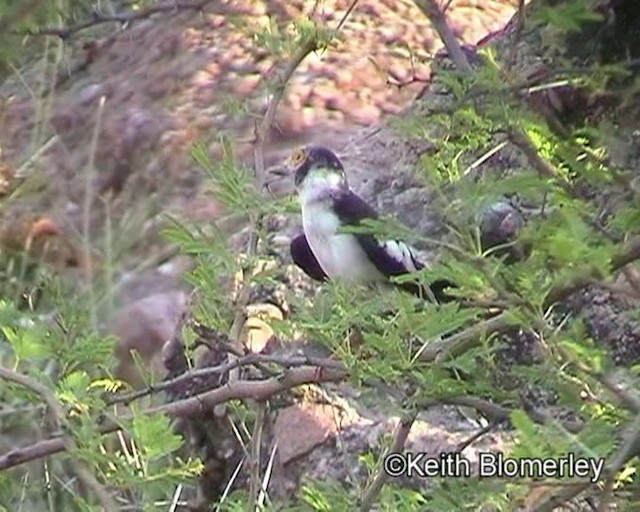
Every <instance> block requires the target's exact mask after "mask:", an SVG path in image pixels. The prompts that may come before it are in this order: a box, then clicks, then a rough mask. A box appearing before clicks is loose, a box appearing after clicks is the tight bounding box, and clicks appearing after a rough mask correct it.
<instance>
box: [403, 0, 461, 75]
mask: <svg viewBox="0 0 640 512" xmlns="http://www.w3.org/2000/svg"><path fill="white" fill-rule="evenodd" d="M415 3H416V5H417V6H418V7H419V8H420V10H421V11H422V12H423V13H424V14H425V15H426V16H427V18H429V21H430V22H431V23H432V24H433V28H435V29H436V32H437V33H438V35H439V36H440V39H442V42H443V43H444V46H445V48H446V49H447V53H448V54H449V58H451V60H452V61H453V63H454V64H455V65H456V68H458V70H459V71H462V72H464V73H467V74H469V75H470V74H472V73H473V68H472V67H471V64H469V61H468V60H467V57H466V56H465V54H464V52H463V51H462V48H461V46H460V43H459V42H458V40H457V39H456V36H455V35H454V34H453V31H452V30H451V28H450V27H449V25H448V24H447V18H446V16H445V14H444V12H443V11H441V10H440V7H438V4H437V2H436V0H415Z"/></svg>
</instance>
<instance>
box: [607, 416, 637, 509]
mask: <svg viewBox="0 0 640 512" xmlns="http://www.w3.org/2000/svg"><path fill="white" fill-rule="evenodd" d="M638 448H640V414H637V415H636V417H635V419H634V420H633V423H632V424H631V427H629V433H628V434H627V435H626V436H625V440H624V442H623V443H622V445H621V446H620V448H619V449H618V451H617V452H616V454H615V457H614V458H613V459H612V460H611V462H610V466H609V476H608V477H607V482H606V484H605V486H604V490H603V493H602V495H601V497H600V505H599V506H598V512H606V510H608V505H609V502H610V501H611V495H612V494H613V485H614V484H615V477H616V474H617V473H618V471H620V469H622V466H624V465H625V464H626V462H627V461H628V460H629V459H631V458H632V457H634V456H635V454H637V453H638Z"/></svg>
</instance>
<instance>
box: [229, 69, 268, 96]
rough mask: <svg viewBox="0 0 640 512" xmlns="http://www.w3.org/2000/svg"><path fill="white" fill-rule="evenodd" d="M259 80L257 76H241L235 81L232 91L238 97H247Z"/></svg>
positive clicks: (259, 77)
mask: <svg viewBox="0 0 640 512" xmlns="http://www.w3.org/2000/svg"><path fill="white" fill-rule="evenodd" d="M261 79H262V77H261V76H260V75H259V74H254V75H245V76H241V77H239V78H238V79H236V80H235V82H234V84H233V89H234V91H235V93H236V94H237V95H238V96H248V95H249V94H251V93H252V92H253V91H254V90H255V89H256V87H257V86H258V84H259V83H260V80H261Z"/></svg>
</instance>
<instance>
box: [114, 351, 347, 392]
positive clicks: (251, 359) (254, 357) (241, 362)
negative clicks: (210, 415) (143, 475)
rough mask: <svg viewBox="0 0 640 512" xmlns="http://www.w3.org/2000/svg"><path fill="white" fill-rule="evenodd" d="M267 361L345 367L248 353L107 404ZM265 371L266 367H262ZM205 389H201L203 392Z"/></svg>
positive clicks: (306, 358)
mask: <svg viewBox="0 0 640 512" xmlns="http://www.w3.org/2000/svg"><path fill="white" fill-rule="evenodd" d="M265 363H272V364H276V365H278V366H281V367H283V368H294V367H299V366H309V365H311V366H317V367H319V368H334V369H341V368H344V367H343V366H342V364H341V363H340V362H338V361H336V360H335V359H329V358H321V357H311V356H291V357H285V356H275V355H263V354H247V355H245V356H240V357H238V358H237V359H234V360H232V361H228V362H226V363H223V364H220V365H217V366H209V367H206V368H198V369H196V370H191V371H188V372H185V373H182V374H180V375H179V376H177V377H175V378H173V379H168V380H165V381H163V382H159V383H157V384H151V385H149V386H147V387H146V388H144V389H141V390H138V391H134V392H131V393H124V394H118V395H115V396H113V397H110V398H109V399H107V401H106V403H107V405H113V404H116V403H124V404H129V403H131V402H132V401H134V400H137V399H139V398H142V397H144V396H147V395H151V394H154V393H159V392H161V391H166V390H170V389H172V388H175V387H178V386H181V385H184V384H188V383H191V382H194V381H196V380H198V379H204V378H206V377H211V376H213V375H224V374H225V373H227V372H229V371H231V370H233V369H235V368H240V367H243V366H261V365H263V364H265ZM261 369H262V370H263V371H264V370H265V368H261ZM269 373H270V374H271V376H273V375H276V374H277V372H275V371H270V372H269ZM203 391H205V390H201V392H203Z"/></svg>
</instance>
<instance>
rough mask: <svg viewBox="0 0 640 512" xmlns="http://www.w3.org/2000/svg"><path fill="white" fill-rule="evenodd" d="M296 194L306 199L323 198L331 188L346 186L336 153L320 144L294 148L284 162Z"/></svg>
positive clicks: (345, 178) (344, 176) (342, 169)
mask: <svg viewBox="0 0 640 512" xmlns="http://www.w3.org/2000/svg"><path fill="white" fill-rule="evenodd" d="M286 166H287V168H288V169H289V172H290V173H292V174H293V176H294V184H295V187H296V190H297V191H298V194H300V196H301V197H304V198H306V199H308V200H313V199H318V200H320V199H323V198H326V197H327V195H329V194H330V193H331V191H332V190H336V189H344V188H347V187H348V185H347V176H346V174H345V172H344V167H343V165H342V162H341V161H340V159H339V158H338V157H337V156H336V154H335V153H334V152H333V151H331V150H330V149H328V148H325V147H322V146H305V147H303V148H300V149H298V150H296V151H295V152H294V153H293V154H292V155H291V156H290V157H289V158H288V159H287V162H286Z"/></svg>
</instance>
